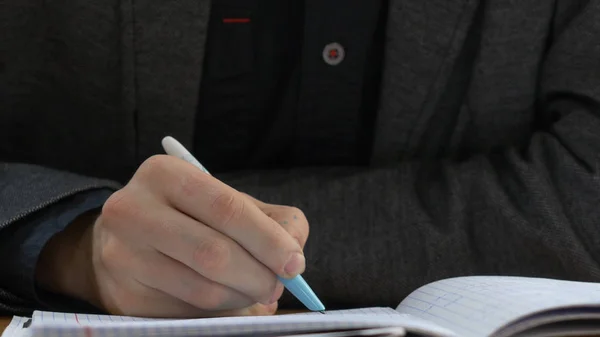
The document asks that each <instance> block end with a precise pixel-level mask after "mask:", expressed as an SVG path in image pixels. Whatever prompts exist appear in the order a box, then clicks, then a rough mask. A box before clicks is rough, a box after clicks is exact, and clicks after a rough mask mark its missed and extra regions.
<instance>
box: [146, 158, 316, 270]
mask: <svg viewBox="0 0 600 337" xmlns="http://www.w3.org/2000/svg"><path fill="white" fill-rule="evenodd" d="M167 157H168V156H167ZM153 158H154V159H152V162H151V163H150V164H148V165H146V166H149V168H147V169H145V170H150V171H152V172H153V174H150V175H149V176H151V179H150V180H149V181H148V182H149V183H150V182H151V186H154V188H156V189H158V191H157V193H158V194H162V195H164V196H165V197H166V200H167V201H168V202H169V203H170V204H171V205H173V207H175V208H177V209H178V210H180V211H181V212H183V213H186V214H188V215H189V216H191V217H192V218H194V219H197V220H198V221H200V222H203V223H205V224H207V225H208V226H210V227H212V228H213V229H215V230H217V231H219V232H221V233H223V234H225V235H226V236H228V237H230V238H232V239H233V240H235V241H236V242H237V243H239V244H240V245H241V246H242V247H243V248H244V249H245V250H247V251H248V252H250V254H252V256H254V257H255V258H256V259H258V260H259V261H260V262H262V263H263V264H264V265H266V266H267V267H268V268H269V269H270V270H272V271H273V272H274V273H276V274H277V275H280V276H283V277H287V278H290V277H293V276H295V275H297V274H299V273H301V272H303V271H304V268H305V260H304V255H303V254H302V248H301V247H300V246H299V245H298V243H297V241H296V240H294V238H292V237H291V236H290V235H289V234H288V233H287V232H286V231H285V229H283V228H282V227H281V226H280V225H279V224H277V223H276V222H275V221H274V220H273V219H271V218H269V217H267V216H266V215H265V214H264V213H263V212H262V211H261V210H260V209H259V208H258V207H257V206H256V205H255V204H254V203H252V202H250V201H249V200H248V199H246V198H245V197H243V196H242V195H241V194H240V193H239V192H237V191H236V190H234V189H233V188H231V187H229V186H227V185H225V184H224V183H222V182H220V181H219V180H217V179H215V178H213V177H212V176H210V175H207V174H205V173H203V172H202V171H200V170H199V169H198V168H196V167H195V166H193V165H191V164H189V163H187V162H185V161H183V160H181V159H179V158H174V157H168V158H163V157H161V156H155V157H153ZM151 167H154V168H153V169H152V168H151Z"/></svg>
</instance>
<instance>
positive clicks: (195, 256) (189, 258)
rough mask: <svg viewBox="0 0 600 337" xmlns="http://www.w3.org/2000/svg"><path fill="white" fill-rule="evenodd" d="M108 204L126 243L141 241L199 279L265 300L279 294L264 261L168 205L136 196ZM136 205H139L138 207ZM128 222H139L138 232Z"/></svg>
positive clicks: (256, 300)
mask: <svg viewBox="0 0 600 337" xmlns="http://www.w3.org/2000/svg"><path fill="white" fill-rule="evenodd" d="M118 200H130V201H129V202H127V203H126V204H121V205H119V204H117V205H112V206H111V207H109V208H108V209H109V211H108V212H107V214H106V216H108V217H109V220H111V222H112V225H111V226H112V227H113V228H115V229H118V230H120V231H121V232H123V234H122V235H123V236H127V238H128V240H130V241H131V242H136V243H138V244H139V242H144V243H146V244H147V245H149V246H151V247H155V248H156V249H157V250H158V251H160V252H162V253H163V254H165V255H167V256H169V257H170V258H172V259H175V260H177V261H180V262H181V263H182V264H184V265H186V266H187V267H188V268H191V269H192V270H193V271H195V272H196V273H198V274H200V275H201V276H203V277H204V278H206V279H208V280H210V281H212V282H215V283H219V284H221V285H223V286H225V287H228V288H231V289H233V290H236V291H237V292H239V293H241V294H243V295H245V296H247V297H249V298H250V299H252V300H253V301H254V302H260V303H264V304H270V303H272V302H274V301H275V300H277V299H278V298H279V297H280V296H281V293H282V292H283V285H282V284H281V283H280V282H278V281H277V279H276V278H275V274H274V273H273V272H272V271H270V270H269V269H268V268H267V267H266V266H265V265H263V264H262V263H260V262H259V261H257V260H256V259H254V258H253V257H252V256H251V255H250V254H249V253H248V252H247V251H246V250H245V249H244V248H242V247H240V246H239V245H238V244H237V243H236V242H235V241H233V240H232V239H231V238H228V237H227V236H225V235H223V234H221V233H220V232H218V231H216V230H214V229H212V228H210V227H208V226H206V225H204V224H202V223H200V222H198V221H196V220H195V219H192V218H190V217H189V216H187V215H186V214H183V213H181V212H179V211H177V210H175V209H172V208H170V207H169V206H167V205H164V204H159V203H158V202H156V201H146V202H145V204H144V205H138V204H137V202H136V199H133V198H125V197H123V198H120V199H118ZM140 209H143V211H142V210H140ZM132 224H143V230H140V229H139V227H138V226H134V225H132Z"/></svg>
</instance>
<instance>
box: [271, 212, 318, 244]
mask: <svg viewBox="0 0 600 337" xmlns="http://www.w3.org/2000/svg"><path fill="white" fill-rule="evenodd" d="M264 205H265V206H264V207H261V210H262V211H263V212H264V213H265V214H266V215H267V216H268V217H270V218H271V219H273V220H275V221H276V222H277V223H278V224H279V225H280V226H281V227H283V228H284V229H285V230H286V231H287V232H288V233H289V234H290V235H291V236H292V237H293V238H294V239H295V240H296V241H297V242H298V244H300V247H303V248H304V245H306V240H307V239H308V236H309V226H308V220H307V219H306V217H305V216H304V213H303V212H302V211H301V210H300V209H298V208H296V207H291V206H283V205H272V204H264Z"/></svg>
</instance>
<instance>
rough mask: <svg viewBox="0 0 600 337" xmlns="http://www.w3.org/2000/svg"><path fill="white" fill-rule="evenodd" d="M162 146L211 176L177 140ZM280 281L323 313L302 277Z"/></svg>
mask: <svg viewBox="0 0 600 337" xmlns="http://www.w3.org/2000/svg"><path fill="white" fill-rule="evenodd" d="M162 146H163V149H164V150H165V152H166V153H167V154H168V155H170V156H174V157H177V158H180V159H183V160H185V161H187V162H188V163H190V164H192V165H194V166H196V167H197V168H199V169H200V170H202V172H204V173H206V174H210V173H209V172H208V170H207V169H206V168H205V167H204V166H202V164H200V162H199V161H198V160H196V158H194V156H192V154H191V153H190V152H189V151H188V150H187V149H186V148H185V147H184V146H183V145H181V143H179V142H178V141H177V140H175V138H173V137H170V136H167V137H165V138H163V140H162ZM277 278H278V279H279V281H281V283H283V285H284V286H285V288H286V289H287V290H288V291H289V292H291V293H292V295H294V296H295V297H296V298H297V299H298V300H300V302H302V304H304V305H305V306H306V307H307V308H308V309H309V310H311V311H321V312H322V311H323V310H325V306H324V305H323V303H321V300H319V298H318V297H317V295H316V294H315V293H314V291H313V290H312V289H311V288H310V286H309V285H308V283H306V281H305V280H304V278H303V277H302V276H301V275H297V276H296V277H294V278H291V279H285V278H283V277H280V276H277Z"/></svg>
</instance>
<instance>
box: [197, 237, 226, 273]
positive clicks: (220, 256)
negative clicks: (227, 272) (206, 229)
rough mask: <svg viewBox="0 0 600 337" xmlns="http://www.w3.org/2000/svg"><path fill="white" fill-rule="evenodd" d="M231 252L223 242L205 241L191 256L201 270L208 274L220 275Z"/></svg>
mask: <svg viewBox="0 0 600 337" xmlns="http://www.w3.org/2000/svg"><path fill="white" fill-rule="evenodd" d="M230 254H231V252H230V250H229V249H228V248H227V245H226V244H225V242H221V241H218V240H214V239H213V240H206V241H204V242H202V243H201V244H200V245H198V247H196V249H195V250H194V254H193V262H194V265H195V266H198V268H200V269H201V270H203V271H205V272H208V273H212V274H215V273H220V272H222V271H223V270H224V269H225V268H226V266H227V264H228V263H229V261H230V259H231V256H230Z"/></svg>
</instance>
